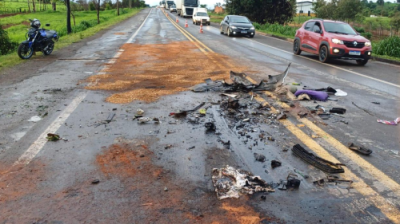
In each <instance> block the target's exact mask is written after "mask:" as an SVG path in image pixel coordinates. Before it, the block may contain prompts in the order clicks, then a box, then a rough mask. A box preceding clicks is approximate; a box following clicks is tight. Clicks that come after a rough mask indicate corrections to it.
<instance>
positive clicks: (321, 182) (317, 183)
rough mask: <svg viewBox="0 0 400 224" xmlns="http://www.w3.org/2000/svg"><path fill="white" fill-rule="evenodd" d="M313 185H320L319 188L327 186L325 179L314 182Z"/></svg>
mask: <svg viewBox="0 0 400 224" xmlns="http://www.w3.org/2000/svg"><path fill="white" fill-rule="evenodd" d="M313 184H315V185H318V186H324V184H325V179H323V178H322V179H319V180H316V181H314V182H313Z"/></svg>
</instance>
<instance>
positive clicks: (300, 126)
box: [296, 124, 305, 128]
mask: <svg viewBox="0 0 400 224" xmlns="http://www.w3.org/2000/svg"><path fill="white" fill-rule="evenodd" d="M296 126H297V127H299V128H302V127H304V126H305V125H304V124H298V125H296Z"/></svg>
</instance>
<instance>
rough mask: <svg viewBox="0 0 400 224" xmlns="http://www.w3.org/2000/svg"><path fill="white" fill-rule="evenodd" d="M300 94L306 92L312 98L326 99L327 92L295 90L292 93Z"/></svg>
mask: <svg viewBox="0 0 400 224" xmlns="http://www.w3.org/2000/svg"><path fill="white" fill-rule="evenodd" d="M301 94H307V95H309V96H310V98H311V99H313V100H320V101H326V100H327V99H328V93H327V92H321V91H314V90H297V91H296V92H295V93H294V95H295V96H296V97H297V96H299V95H301Z"/></svg>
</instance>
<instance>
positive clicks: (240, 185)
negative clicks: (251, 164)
mask: <svg viewBox="0 0 400 224" xmlns="http://www.w3.org/2000/svg"><path fill="white" fill-rule="evenodd" d="M212 182H213V185H214V188H215V192H216V193H217V198H218V199H219V200H222V199H226V198H239V196H240V194H254V193H255V192H274V190H273V189H272V188H271V186H270V185H269V184H268V183H266V182H265V181H264V180H263V179H261V178H260V177H259V176H254V175H253V174H252V173H250V172H248V171H244V170H240V169H235V168H233V167H231V166H228V165H227V166H226V167H225V168H220V169H218V168H214V169H213V170H212Z"/></svg>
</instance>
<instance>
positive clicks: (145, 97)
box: [86, 41, 246, 103]
mask: <svg viewBox="0 0 400 224" xmlns="http://www.w3.org/2000/svg"><path fill="white" fill-rule="evenodd" d="M121 49H123V50H124V52H123V53H122V55H121V56H120V58H119V59H118V60H117V61H116V63H114V64H110V65H109V69H107V70H106V73H107V74H104V75H94V76H91V77H89V78H88V79H87V80H86V81H87V82H89V84H88V87H86V89H90V90H108V91H111V92H112V95H111V96H110V97H108V98H107V99H106V101H108V102H111V103H130V102H132V101H134V100H142V101H145V102H151V101H154V100H157V99H158V98H159V97H160V96H163V95H170V94H174V93H177V92H181V91H187V90H188V88H189V87H191V86H194V85H196V84H199V83H202V82H204V80H205V79H207V78H211V79H213V80H216V79H227V78H229V72H230V71H231V70H233V71H237V72H243V71H245V70H246V66H243V65H240V63H238V62H235V61H234V60H232V59H231V58H228V57H227V56H224V55H220V54H216V53H208V54H207V55H206V54H204V53H203V52H201V51H199V49H198V48H197V47H196V46H195V45H194V44H192V43H191V42H189V41H185V42H172V43H168V44H147V45H139V44H125V45H123V46H122V48H121ZM182 49H185V51H182Z"/></svg>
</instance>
